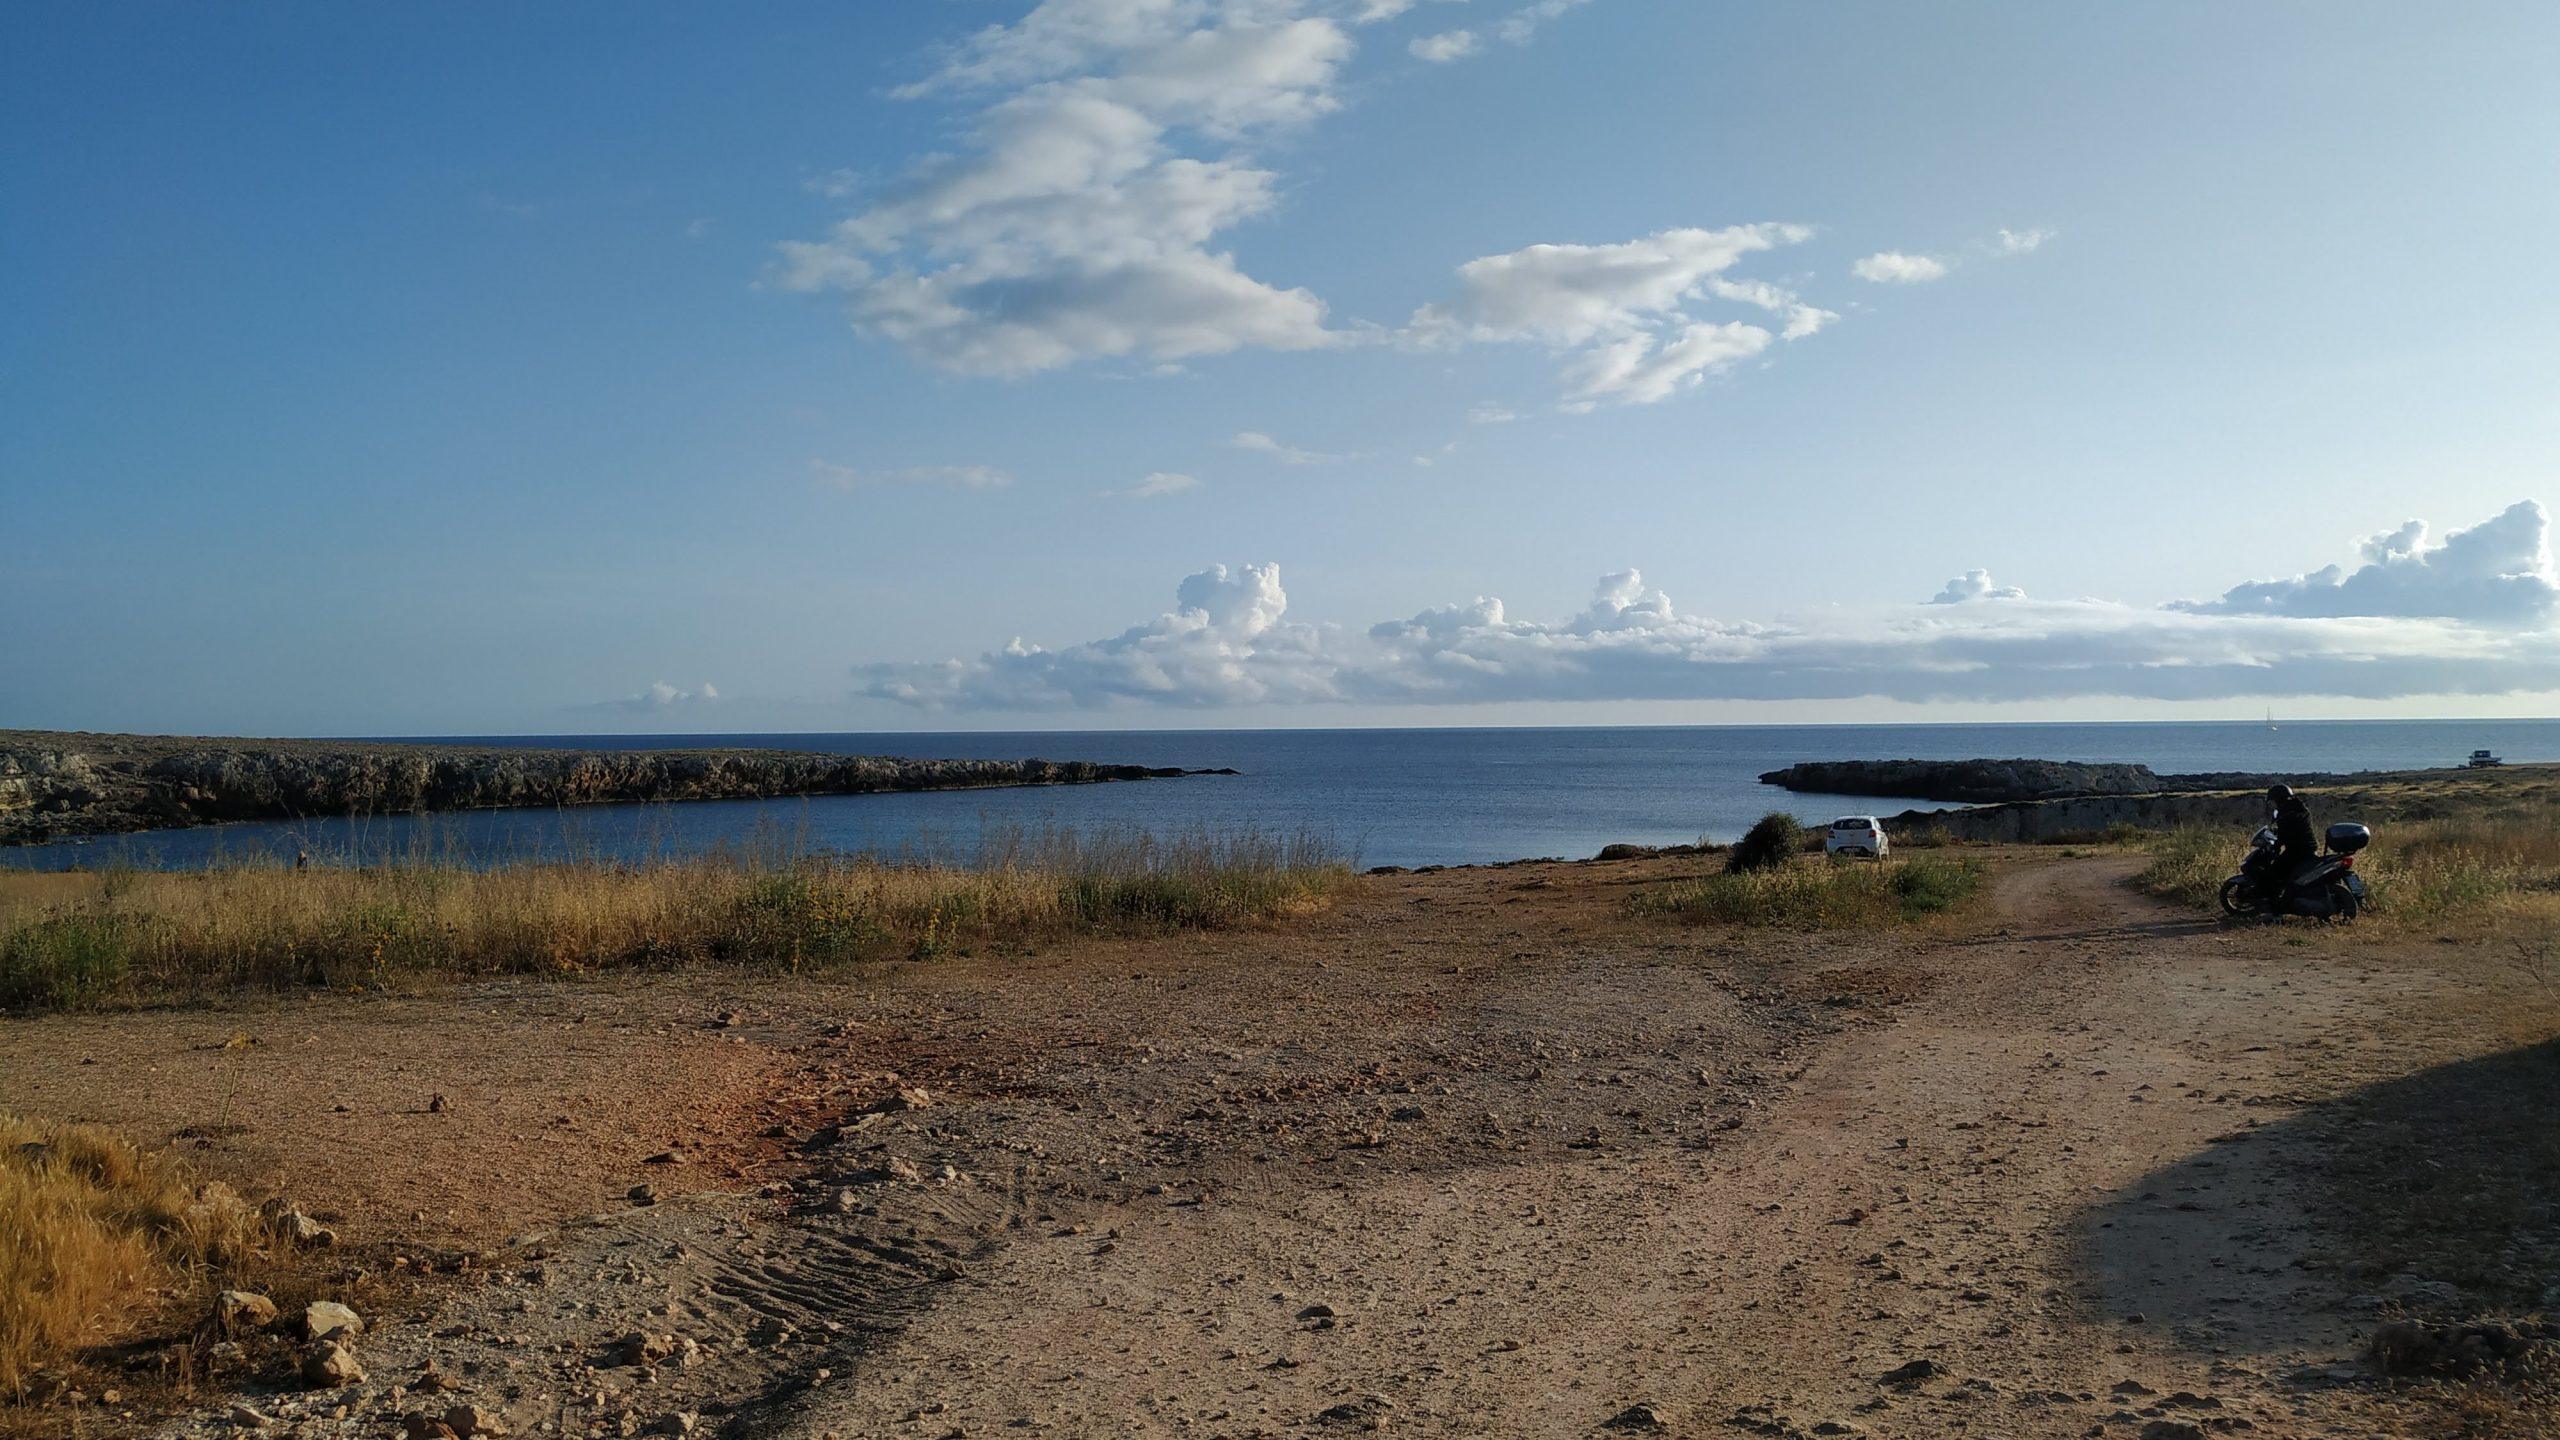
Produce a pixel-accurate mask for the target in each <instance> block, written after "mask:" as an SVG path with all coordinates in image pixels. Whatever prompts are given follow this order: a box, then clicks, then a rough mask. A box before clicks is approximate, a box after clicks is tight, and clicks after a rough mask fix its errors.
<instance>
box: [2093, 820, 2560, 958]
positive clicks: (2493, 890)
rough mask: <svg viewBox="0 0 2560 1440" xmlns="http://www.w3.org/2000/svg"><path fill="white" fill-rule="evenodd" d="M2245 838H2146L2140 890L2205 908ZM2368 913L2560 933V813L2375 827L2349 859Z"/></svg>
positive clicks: (2403, 921)
mask: <svg viewBox="0 0 2560 1440" xmlns="http://www.w3.org/2000/svg"><path fill="white" fill-rule="evenodd" d="M2247 838H2248V837H2246V836H2245V835H2234V834H2232V833H2231V832H2229V831H2224V830H2210V829H2200V828H2190V829H2183V830H2174V831H2170V832H2167V833H2165V834H2156V835H2149V836H2146V837H2144V840H2143V843H2144V844H2145V845H2146V847H2147V848H2148V849H2149V850H2150V851H2151V863H2150V864H2149V865H2148V866H2147V867H2145V868H2144V869H2143V871H2142V873H2141V874H2140V875H2139V876H2138V877H2137V883H2139V884H2140V885H2141V886H2142V887H2143V888H2144V889H2146V890H2149V891H2150V892H2151V893H2153V894H2155V895H2162V896H2166V897H2168V898H2170V899H2174V900H2180V901H2184V902H2187V903H2189V904H2194V905H2211V904H2213V903H2214V892H2215V890H2216V889H2217V888H2219V887H2220V886H2221V884H2222V882H2223V880H2224V879H2225V878H2226V877H2228V876H2230V875H2232V874H2234V873H2236V872H2237V871H2238V869H2239V867H2240V854H2241V850H2242V847H2243V846H2244V845H2245V844H2246V843H2247ZM2356 873H2357V874H2358V875H2361V876H2363V877H2364V882H2365V885H2366V887H2367V892H2368V896H2369V902H2368V903H2369V905H2370V907H2371V908H2370V913H2371V915H2372V917H2373V918H2374V919H2375V920H2376V921H2378V922H2379V923H2380V924H2381V925H2382V926H2383V927H2384V928H2385V929H2397V928H2405V927H2409V926H2432V925H2437V924H2440V923H2447V922H2460V923H2462V924H2464V925H2465V926H2466V927H2467V928H2478V929H2482V930H2495V931H2504V930H2510V929H2512V930H2518V931H2530V930H2540V931H2542V932H2544V933H2549V932H2550V931H2551V930H2552V929H2553V928H2555V927H2560V808H2554V807H2548V806H2518V807H2501V808H2499V809H2496V810H2486V811H2479V812H2474V813H2469V814H2462V815H2455V816H2449V817H2445V818H2441V819H2434V820H2419V821H2407V822H2400V823H2396V824H2382V825H2377V826H2376V827H2375V828H2374V841H2373V845H2372V848H2370V849H2369V850H2367V851H2366V852H2365V853H2364V854H2362V855H2359V856H2357V857H2356Z"/></svg>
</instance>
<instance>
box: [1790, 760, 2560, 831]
mask: <svg viewBox="0 0 2560 1440" xmlns="http://www.w3.org/2000/svg"><path fill="white" fill-rule="evenodd" d="M1924 763H1936V762H1919V761H1890V762H1884V766H1883V767H1880V768H1892V767H1899V766H1903V765H1920V764H1924ZM1963 763H1964V764H1968V765H1981V766H1987V767H2008V766H2014V765H2022V764H2023V765H2031V766H2043V765H2046V764H2049V763H2051V762H2042V761H2030V762H2019V761H1973V762H1963ZM1815 768H1816V767H1810V766H1797V767H1792V769H1793V771H1796V772H1801V771H1808V770H1813V769H1815ZM1824 768H1828V767H1824ZM1947 768H1949V769H1951V770H1953V769H1956V768H1958V767H1955V766H1949V767H1947ZM2054 768H2056V769H2058V770H2065V771H2068V770H2088V771H2136V772H2140V773H2143V774H2148V773H2149V772H2148V771H2146V770H2144V769H2143V767H2141V766H2069V765H2057V766H2055V767H2054ZM1772 773H1773V774H1788V773H1791V772H1790V771H1776V772H1772ZM1995 773H1996V771H1984V772H1974V778H1982V777H1983V776H1986V775H1991V774H1995ZM2024 773H2025V774H2027V775H2032V774H2033V772H2032V771H2030V772H2024ZM2152 778H2153V779H2154V780H2155V781H2157V782H2159V783H2158V784H2157V785H2156V786H2155V788H2153V789H2150V790H2146V791H2114V790H2106V789H2100V788H2098V787H2097V782H2095V781H2092V782H2090V783H2088V784H2086V785H2084V786H2082V787H2080V788H2073V789H2066V790H2064V791H2062V792H2061V793H2055V794H2048V795H2044V796H2041V797H2037V798H2025V799H2007V800H1997V801H1993V802H1991V803H1977V804H1966V805H1961V806H1958V807H1954V808H1946V809H1911V810H1905V811H1903V812H1902V813H1901V814H1899V815H1888V816H1885V817H1884V824H1885V829H1886V830H1887V831H1888V832H1889V833H1891V834H1894V835H1898V836H1906V837H1907V836H1913V835H1925V834H1928V833H1931V832H1936V833H1939V834H1943V835H1945V836H1946V837H1947V838H1948V839H1951V840H1972V841H1992V842H2006V843H2025V844H2037V843H2044V842H2052V841H2077V840H2085V839H2097V838H2102V837H2105V836H2107V835H2109V834H2110V833H2111V832H2118V831H2121V830H2123V829H2125V828H2131V829H2136V830H2175V829H2178V828H2180V827H2183V826H2190V825H2201V826H2208V827H2213V828H2223V829H2232V830H2236V831H2243V832H2245V831H2247V830H2250V829H2254V828H2256V827H2257V826H2259V825H2262V824H2264V823H2266V819H2267V797H2266V787H2267V786H2268V785H2270V784H2273V783H2275V782H2276V781H2279V780H2281V781H2284V782H2286V783H2287V784H2291V785H2294V786H2296V787H2297V788H2299V789H2301V790H2302V792H2303V794H2304V796H2305V798H2306V799H2307V800H2308V801H2309V802H2310V805H2311V811H2312V814H2313V815H2314V816H2315V817H2317V818H2318V820H2319V821H2320V823H2322V824H2327V823H2329V822H2332V821H2338V820H2358V821H2365V822H2369V823H2373V822H2384V821H2396V820H2424V819H2432V818H2436V817H2439V816H2443V815H2446V814H2452V813H2457V812H2463V813H2493V814H2494V813H2499V812H2500V811H2502V810H2504V809H2506V808H2509V807H2513V806H2518V805H2525V806H2532V805H2538V804H2541V803H2545V802H2546V799H2547V797H2548V796H2549V795H2550V794H2551V793H2552V791H2553V790H2554V788H2555V787H2556V786H2560V767H2554V766H2551V765H2507V766H2502V767H2499V768H2497V769H2491V770H2466V769H2441V770H2396V771H2369V772H2361V773H2358V774H2353V775H2333V774H2291V775H2264V774H2254V773H2246V772H2241V773H2233V774H2229V775H2158V776H2153V777H2152ZM1879 783H1881V782H1879ZM1958 783H1961V782H1958ZM1805 788H1808V789H1828V787H1815V786H1808V787H1805ZM1830 793H1834V794H1859V793H1876V792H1860V791H1854V790H1844V791H1831V792H1830ZM1887 793H1895V792H1887ZM1974 793H1976V794H1993V793H1997V792H1996V791H1994V790H1991V789H1989V788H1988V787H1987V786H1986V787H1984V788H1979V789H1976V790H1975V791H1974ZM1934 798H1942V799H1951V800H1952V799H1962V798H1964V797H1963V796H1961V795H1958V794H1953V793H1949V792H1946V791H1940V792H1938V794H1937V795H1936V796H1935V797H1934Z"/></svg>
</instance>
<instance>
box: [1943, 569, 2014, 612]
mask: <svg viewBox="0 0 2560 1440" xmlns="http://www.w3.org/2000/svg"><path fill="white" fill-rule="evenodd" d="M2026 598H2027V592H2026V591H2024V590H2021V589H2019V588H2018V587H2017V586H2015V585H2000V584H1995V583H1993V581H1992V579H1991V572H1990V571H1988V570H1967V571H1966V572H1964V573H1963V574H1962V575H1959V576H1957V577H1956V578H1954V579H1953V580H1950V581H1948V582H1947V588H1946V589H1944V590H1941V591H1939V592H1938V593H1937V594H1936V595H1934V596H1932V597H1930V600H1929V603H1930V604H1932V605H1962V604H1965V603H1967V602H1968V601H1973V600H2024V599H2026Z"/></svg>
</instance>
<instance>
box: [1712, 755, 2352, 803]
mask: <svg viewBox="0 0 2560 1440" xmlns="http://www.w3.org/2000/svg"><path fill="white" fill-rule="evenodd" d="M2361 778H2365V777H2363V776H2350V775H2339V774H2334V773H2330V772H2325V771H2323V772H2317V773H2299V774H2282V775H2278V774H2261V773H2258V772H2255V771H2246V770H2217V771H2208V772H2203V773H2197V774H2171V775H2162V774H2159V773H2157V772H2155V771H2153V770H2152V768H2151V767H2150V766H2148V765H2100V764H2087V763H2083V762H2080V761H2075V760H1816V761H1811V762H1808V763H1806V764H1801V765H1790V766H1788V767H1786V768H1785V769H1783V770H1771V771H1768V772H1766V773H1764V774H1763V775H1761V777H1760V783H1761V784H1763V785H1775V786H1778V787H1779V788H1781V789H1785V790H1797V791H1806V792H1811V793H1816V794H1823V795H1889V796H1895V797H1901V798H1908V799H1913V800H1957V801H1962V802H1964V803H1966V804H1972V805H1986V804H1998V803H2001V802H2004V801H2011V800H2059V799H2064V798H2068V797H2073V796H2088V795H2161V794H2195V793H2200V792H2204V791H2214V790H2249V789H2259V790H2263V789H2265V788H2266V787H2267V786H2269V785H2272V784H2274V783H2276V782H2277V781H2279V780H2282V781H2285V782H2287V783H2289V784H2293V785H2335V784H2338V783H2339V782H2341V781H2345V780H2352V779H2361Z"/></svg>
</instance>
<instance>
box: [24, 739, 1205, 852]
mask: <svg viewBox="0 0 2560 1440" xmlns="http://www.w3.org/2000/svg"><path fill="white" fill-rule="evenodd" d="M1193 773H1219V772H1193V771H1185V770H1178V769H1164V768H1157V767H1151V766H1142V765H1101V764H1095V763H1093V762H1091V761H1084V760H1038V759H1030V760H918V759H906V758H901V757H894V756H878V755H828V754H819V753H815V752H810V751H800V750H745V749H702V750H565V749H564V750H552V749H533V748H522V749H518V748H487V747H479V748H474V747H468V746H452V745H434V744H411V743H395V742H373V741H318V740H234V739H199V738H186V737H170V736H151V735H98V734H87V733H74V732H64V731H33V730H7V731H0V845H23V844H34V843H38V842H41V841H46V840H61V839H70V838H74V837H79V836H91V835H117V834H126V833H130V832H133V831H140V830H161V829H171V828H177V827H182V826H189V825H207V824H215V823H219V822H223V821H231V820H285V819H307V818H318V817H329V816H347V815H395V814H412V813H417V812H420V811H435V810H481V809H495V808H502V807H532V808H552V807H558V806H567V805H610V804H630V803H652V802H661V801H679V800H740V799H766V798H773V797H781V796H797V795H863V794H876V793H882V792H888V791H907V790H966V789H982V788H990V787H998V786H1018V785H1089V784H1099V783H1103V782H1107V781H1116V780H1148V779H1158V778H1163V777H1168V776H1177V775H1185V774H1193ZM1226 773H1232V772H1226Z"/></svg>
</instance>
